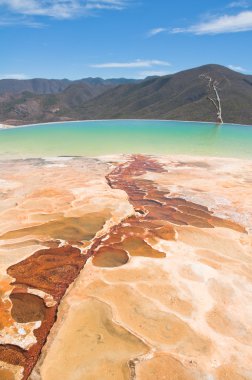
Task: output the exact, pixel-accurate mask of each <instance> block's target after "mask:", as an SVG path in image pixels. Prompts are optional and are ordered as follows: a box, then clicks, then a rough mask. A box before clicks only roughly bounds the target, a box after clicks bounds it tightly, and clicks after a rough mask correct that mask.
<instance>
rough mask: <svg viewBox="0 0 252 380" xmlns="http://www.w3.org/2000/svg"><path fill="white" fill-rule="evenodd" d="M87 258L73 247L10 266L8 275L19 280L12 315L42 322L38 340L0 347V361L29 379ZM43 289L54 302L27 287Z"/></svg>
mask: <svg viewBox="0 0 252 380" xmlns="http://www.w3.org/2000/svg"><path fill="white" fill-rule="evenodd" d="M86 260H87V257H86V256H84V255H81V253H80V250H79V249H77V248H73V247H71V246H64V247H60V248H50V249H44V250H40V251H38V252H36V253H34V254H33V255H32V256H30V257H29V258H27V259H26V260H23V261H21V262H20V263H18V264H16V265H13V266H11V267H10V268H9V269H8V274H9V275H11V276H12V277H14V278H15V279H16V280H15V281H14V282H13V284H14V285H15V288H14V290H13V291H12V294H11V295H10V300H11V302H12V304H13V306H12V317H13V319H14V320H15V321H16V322H20V323H26V322H31V321H41V326H40V327H39V328H38V329H36V330H35V331H34V335H35V337H36V339H37V343H36V344H34V345H32V346H31V347H30V348H29V349H28V350H23V349H21V348H20V347H18V346H14V345H1V346H0V360H1V361H3V362H6V363H9V364H12V365H17V366H21V367H23V368H24V374H23V379H24V380H26V379H27V378H28V376H29V374H30V373H31V371H32V369H33V367H34V365H35V364H36V362H37V360H38V357H39V354H40V352H41V349H42V347H43V345H44V344H45V341H46V338H47V335H48V333H49V331H50V329H51V327H52V326H53V324H54V322H55V319H56V314H57V309H58V305H59V303H60V300H61V298H62V297H63V295H64V294H65V291H66V289H67V288H68V286H69V285H70V284H71V283H72V282H73V280H74V279H75V278H76V277H77V275H78V274H79V272H80V270H81V269H82V268H83V266H84V264H85V262H86ZM28 288H29V289H37V290H42V291H44V292H45V293H47V294H49V295H51V296H53V299H54V301H55V304H54V305H53V306H51V307H47V306H46V305H45V302H44V300H43V299H42V298H40V297H37V296H36V295H33V294H28V293H27V289H28Z"/></svg>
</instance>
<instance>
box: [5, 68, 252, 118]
mask: <svg viewBox="0 0 252 380" xmlns="http://www.w3.org/2000/svg"><path fill="white" fill-rule="evenodd" d="M202 75H207V76H208V77H211V78H212V79H213V80H214V81H217V82H218V92H219V95H220V99H221V105H222V111H223V120H224V122H230V123H243V124H252V75H244V74H241V73H238V72H235V71H232V70H230V69H228V68H226V67H224V66H220V65H213V64H212V65H205V66H201V67H197V68H194V69H190V70H186V71H182V72H179V73H176V74H173V75H166V76H162V77H152V78H146V79H145V80H142V81H139V80H134V79H132V80H131V79H124V78H121V79H107V80H104V79H101V78H86V79H81V80H78V81H69V80H67V79H63V80H54V79H51V80H48V79H31V80H13V79H12V80H11V79H5V80H0V122H2V123H6V124H8V123H9V124H29V123H39V122H49V121H64V120H84V119H110V118H111V119H113V118H145V119H146V118H147V119H178V120H199V121H213V122H215V121H216V110H215V107H214V105H213V102H212V101H211V100H210V99H209V92H208V82H207V80H205V79H204V78H202Z"/></svg>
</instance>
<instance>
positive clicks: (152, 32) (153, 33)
mask: <svg viewBox="0 0 252 380" xmlns="http://www.w3.org/2000/svg"><path fill="white" fill-rule="evenodd" d="M164 32H167V29H166V28H155V29H151V30H150V31H149V32H148V33H147V36H148V37H153V36H156V35H157V34H160V33H164Z"/></svg>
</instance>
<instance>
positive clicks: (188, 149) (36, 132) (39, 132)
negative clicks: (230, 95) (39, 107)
mask: <svg viewBox="0 0 252 380" xmlns="http://www.w3.org/2000/svg"><path fill="white" fill-rule="evenodd" d="M120 153H146V154H189V155H210V156H225V157H239V158H251V159H252V126H245V125H234V124H224V125H222V126H218V125H215V124H211V123H198V122H180V121H155V120H104V121H78V122H65V123H51V124H39V125H30V126H27V127H22V128H13V129H5V130H0V157H1V156H2V157H3V156H4V157H6V156H15V157H38V156H39V157H45V156H62V155H84V156H99V155H107V154H120Z"/></svg>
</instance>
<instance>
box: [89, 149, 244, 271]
mask: <svg viewBox="0 0 252 380" xmlns="http://www.w3.org/2000/svg"><path fill="white" fill-rule="evenodd" d="M147 172H155V173H167V171H166V170H165V168H164V167H163V166H162V165H161V164H160V163H159V162H157V161H156V160H154V159H152V158H150V157H146V156H142V155H135V156H132V159H131V160H130V161H129V162H126V163H123V164H121V165H120V166H118V167H117V168H116V169H115V170H114V171H113V172H112V173H110V174H109V175H108V176H107V177H106V178H107V181H108V183H109V185H110V186H111V187H112V188H114V189H121V190H124V191H125V192H126V193H127V194H128V197H129V201H130V203H131V204H132V205H133V206H134V209H135V212H136V214H135V216H130V217H128V218H127V219H125V220H124V221H123V222H122V223H120V224H119V225H117V226H115V227H114V228H113V229H111V230H110V231H109V233H108V234H107V235H106V236H104V238H103V239H102V241H101V244H100V246H99V249H98V250H95V251H94V257H93V263H94V264H95V265H98V266H99V265H100V266H104V267H106V266H113V264H112V263H113V262H114V266H118V265H120V260H122V261H123V259H122V255H123V252H124V253H125V258H126V254H128V255H130V256H144V257H150V258H162V257H166V254H165V253H164V252H161V251H159V250H156V249H154V248H153V247H152V246H151V243H153V242H154V243H155V242H156V241H157V238H161V239H164V240H175V239H176V230H175V226H176V225H177V226H179V225H182V226H194V227H198V228H214V227H225V228H230V229H233V230H235V231H238V232H244V233H245V232H246V230H245V229H244V227H243V226H241V225H239V224H238V223H235V222H233V221H230V220H226V219H223V218H219V217H217V216H214V215H213V212H212V211H210V210H209V209H208V208H207V207H206V206H203V205H200V204H197V203H193V202H191V201H187V200H185V199H183V198H174V197H169V192H167V191H166V192H165V191H161V190H159V189H158V187H157V186H156V185H155V183H154V182H153V181H151V180H145V179H142V178H141V176H143V175H144V174H146V173H147ZM139 177H140V178H139ZM103 242H104V243H103ZM103 244H104V245H103ZM96 255H97V256H98V257H96ZM113 255H114V256H115V257H114V259H113V258H112V256H113ZM116 256H117V258H116ZM106 261H107V264H106ZM123 263H126V261H124V262H122V264H123Z"/></svg>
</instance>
